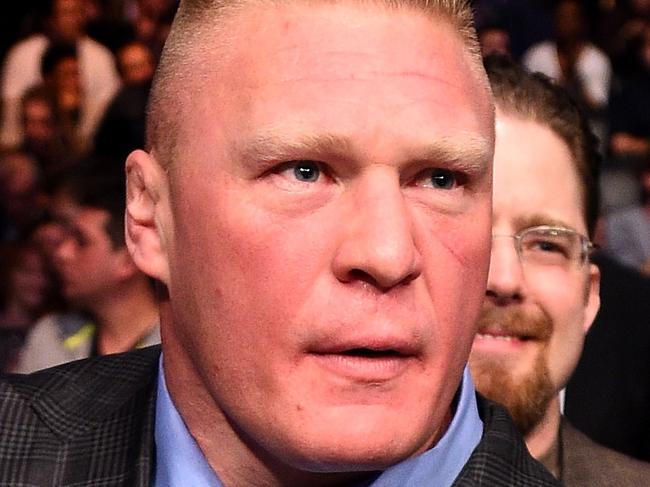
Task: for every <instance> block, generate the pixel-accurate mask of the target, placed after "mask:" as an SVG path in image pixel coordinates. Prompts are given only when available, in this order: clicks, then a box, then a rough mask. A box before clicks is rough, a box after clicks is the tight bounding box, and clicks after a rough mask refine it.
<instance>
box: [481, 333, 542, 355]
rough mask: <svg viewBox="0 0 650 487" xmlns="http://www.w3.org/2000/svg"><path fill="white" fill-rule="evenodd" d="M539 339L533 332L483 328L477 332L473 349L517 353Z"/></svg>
mask: <svg viewBox="0 0 650 487" xmlns="http://www.w3.org/2000/svg"><path fill="white" fill-rule="evenodd" d="M538 341H539V340H538V337H536V336H533V335H531V334H525V333H517V332H514V331H509V330H503V329H483V330H479V331H478V333H477V334H476V337H475V338H474V344H473V349H474V350H479V351H483V352H488V353H509V352H515V353H516V352H518V351H520V350H522V349H523V348H524V347H526V346H528V345H531V344H534V343H536V342H538Z"/></svg>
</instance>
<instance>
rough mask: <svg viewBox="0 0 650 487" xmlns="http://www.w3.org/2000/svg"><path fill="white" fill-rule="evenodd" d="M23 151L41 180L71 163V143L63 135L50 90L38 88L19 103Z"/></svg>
mask: <svg viewBox="0 0 650 487" xmlns="http://www.w3.org/2000/svg"><path fill="white" fill-rule="evenodd" d="M21 107H22V109H21V122H22V131H23V134H24V140H23V149H24V151H25V152H26V153H27V154H29V155H31V156H32V157H33V158H34V159H35V160H36V162H37V163H38V166H39V169H40V171H41V173H42V174H43V176H44V177H48V175H50V174H54V173H56V172H57V171H59V170H60V169H62V168H64V167H66V166H67V165H68V164H69V162H70V160H72V159H74V157H75V151H74V150H73V147H74V141H72V140H69V138H68V137H69V135H70V134H66V133H64V130H63V128H62V123H61V122H60V117H59V111H58V108H57V102H56V95H55V93H54V91H53V90H52V89H50V88H49V87H47V86H45V85H43V84H41V85H36V86H34V87H32V88H30V89H29V90H27V92H26V93H25V95H24V96H23V98H22V102H21Z"/></svg>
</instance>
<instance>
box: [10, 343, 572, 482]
mask: <svg viewBox="0 0 650 487" xmlns="http://www.w3.org/2000/svg"><path fill="white" fill-rule="evenodd" d="M159 355H160V348H159V347H151V348H147V349H144V350H138V351H135V352H130V353H127V354H122V355H113V356H110V357H103V358H94V359H88V360H83V361H79V362H73V363H71V364H66V365H63V366H59V367H55V368H53V369H48V370H45V371H41V372H37V373H35V374H32V375H30V376H9V377H6V378H4V379H3V380H1V381H0V486H2V487H5V486H12V487H28V486H29V487H43V486H70V487H72V486H74V487H82V486H107V487H108V486H110V487H114V486H136V487H145V486H149V485H150V482H151V473H152V468H153V461H154V456H155V454H154V441H153V423H154V416H155V396H156V377H157V368H158V357H159ZM479 408H480V412H481V416H482V418H483V421H484V424H485V430H484V434H483V439H482V440H481V443H480V444H479V445H478V447H477V448H476V449H475V451H474V453H473V454H472V456H471V458H470V460H469V461H468V463H467V464H466V465H465V467H464V468H463V471H462V472H461V474H460V475H459V477H458V479H457V480H456V482H455V483H454V485H455V486H458V487H465V486H485V487H498V486H504V487H505V486H508V487H510V486H531V487H533V486H535V487H543V486H552V485H559V484H557V483H556V482H555V481H554V479H553V478H552V477H551V476H550V474H548V473H547V472H546V471H545V470H544V469H543V467H542V466H541V465H540V464H539V463H537V462H535V461H534V460H533V459H532V458H531V457H530V456H529V454H528V451H527V450H526V448H525V446H524V444H523V442H522V440H521V439H520V437H519V435H518V434H517V433H516V431H515V429H514V426H513V425H512V422H511V421H510V419H509V418H508V415H507V414H506V413H505V412H504V411H503V410H502V409H501V408H499V407H496V406H495V405H494V404H492V403H489V402H487V401H484V400H480V401H479Z"/></svg>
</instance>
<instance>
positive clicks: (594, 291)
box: [582, 264, 600, 335]
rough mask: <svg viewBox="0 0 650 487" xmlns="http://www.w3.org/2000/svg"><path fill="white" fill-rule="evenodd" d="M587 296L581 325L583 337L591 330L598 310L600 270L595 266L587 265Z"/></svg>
mask: <svg viewBox="0 0 650 487" xmlns="http://www.w3.org/2000/svg"><path fill="white" fill-rule="evenodd" d="M586 292H587V296H586V303H585V317H584V320H585V321H584V323H583V325H582V327H583V329H584V332H585V335H586V334H587V332H588V331H589V328H591V325H592V323H593V322H594V319H595V318H596V314H597V313H598V310H599V309H600V269H598V266H596V264H589V276H588V281H587V291H586Z"/></svg>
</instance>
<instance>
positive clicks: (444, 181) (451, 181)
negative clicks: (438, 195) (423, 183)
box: [431, 169, 457, 189]
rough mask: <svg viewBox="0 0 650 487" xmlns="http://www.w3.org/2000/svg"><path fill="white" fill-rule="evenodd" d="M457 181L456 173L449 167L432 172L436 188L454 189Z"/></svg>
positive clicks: (433, 183)
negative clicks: (448, 168)
mask: <svg viewBox="0 0 650 487" xmlns="http://www.w3.org/2000/svg"><path fill="white" fill-rule="evenodd" d="M456 182H457V181H456V176H455V175H454V173H453V172H451V171H449V170H447V169H434V170H433V172H432V173H431V184H432V185H433V187H434V188H439V189H453V188H454V186H456Z"/></svg>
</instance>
